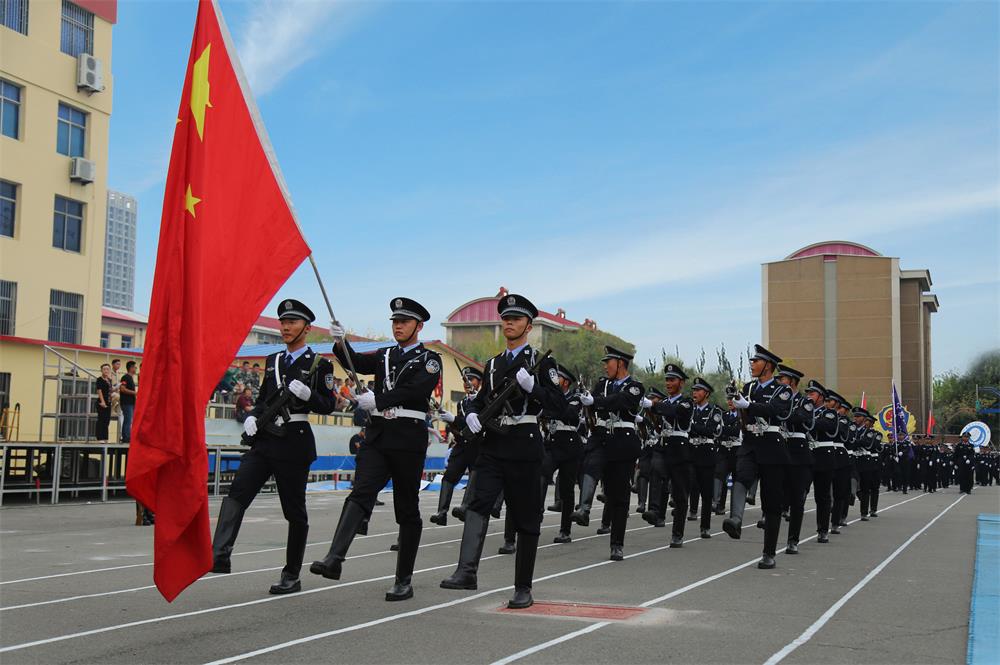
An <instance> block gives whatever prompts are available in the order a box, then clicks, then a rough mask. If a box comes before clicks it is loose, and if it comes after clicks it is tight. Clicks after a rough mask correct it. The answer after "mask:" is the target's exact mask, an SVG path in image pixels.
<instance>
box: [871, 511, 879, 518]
mask: <svg viewBox="0 0 1000 665" xmlns="http://www.w3.org/2000/svg"><path fill="white" fill-rule="evenodd" d="M869 517H878V513H876V512H875V511H872V514H871V515H869Z"/></svg>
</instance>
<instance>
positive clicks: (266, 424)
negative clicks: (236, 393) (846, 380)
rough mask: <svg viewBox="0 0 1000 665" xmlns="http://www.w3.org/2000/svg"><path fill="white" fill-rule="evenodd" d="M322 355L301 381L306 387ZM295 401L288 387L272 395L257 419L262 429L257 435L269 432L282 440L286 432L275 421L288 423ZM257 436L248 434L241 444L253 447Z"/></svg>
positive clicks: (316, 357) (315, 360) (314, 361)
mask: <svg viewBox="0 0 1000 665" xmlns="http://www.w3.org/2000/svg"><path fill="white" fill-rule="evenodd" d="M319 360H320V355H319V354H318V353H317V354H316V355H315V356H314V357H313V364H312V367H310V368H309V372H307V373H306V375H305V376H303V377H302V378H301V379H299V381H301V382H302V383H304V384H306V385H311V384H312V378H313V376H314V375H315V374H316V370H317V369H318V368H319ZM293 399H297V398H296V397H295V395H293V394H292V393H291V392H290V391H289V390H288V386H281V387H280V389H279V390H278V392H276V393H275V394H274V395H272V396H271V397H270V398H268V400H267V401H266V402H265V403H264V405H265V406H264V411H263V412H262V413H261V414H260V416H258V417H257V422H258V423H260V427H259V428H258V430H257V434H260V432H261V430H263V431H265V432H267V433H268V434H270V435H272V436H276V437H278V438H282V437H284V436H285V430H284V428H283V427H281V426H280V425H276V424H275V423H274V421H275V420H276V419H277V418H278V417H281V420H282V421H284V422H286V423H287V422H288V419H289V418H291V414H290V413H289V412H288V403H289V402H291V401H292V400H293ZM257 434H254V435H253V436H250V435H249V434H247V433H246V432H243V435H242V436H241V437H240V444H242V445H244V446H251V447H253V444H254V443H255V442H256V439H257Z"/></svg>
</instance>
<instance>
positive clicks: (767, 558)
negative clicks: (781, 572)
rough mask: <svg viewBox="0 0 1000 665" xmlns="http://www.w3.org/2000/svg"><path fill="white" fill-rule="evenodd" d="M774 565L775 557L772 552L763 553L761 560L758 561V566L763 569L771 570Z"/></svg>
mask: <svg viewBox="0 0 1000 665" xmlns="http://www.w3.org/2000/svg"><path fill="white" fill-rule="evenodd" d="M774 566H775V563H774V557H773V556H771V555H770V554H765V555H763V556H762V557H761V558H760V561H758V562H757V567H758V568H760V569H761V570H770V569H771V568H774Z"/></svg>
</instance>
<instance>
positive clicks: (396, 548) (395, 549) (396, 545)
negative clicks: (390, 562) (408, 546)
mask: <svg viewBox="0 0 1000 665" xmlns="http://www.w3.org/2000/svg"><path fill="white" fill-rule="evenodd" d="M389 551H390V552H398V551H399V536H396V542H394V543H393V544H392V545H389Z"/></svg>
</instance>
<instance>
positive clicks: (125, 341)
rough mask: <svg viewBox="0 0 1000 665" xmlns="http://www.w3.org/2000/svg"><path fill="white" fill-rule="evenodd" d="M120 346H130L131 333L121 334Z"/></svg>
mask: <svg viewBox="0 0 1000 665" xmlns="http://www.w3.org/2000/svg"><path fill="white" fill-rule="evenodd" d="M122 348H123V349H131V348H132V335H122Z"/></svg>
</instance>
